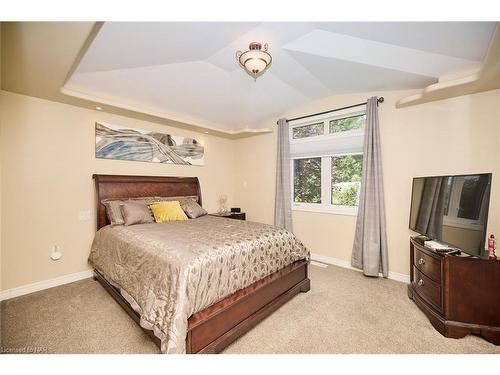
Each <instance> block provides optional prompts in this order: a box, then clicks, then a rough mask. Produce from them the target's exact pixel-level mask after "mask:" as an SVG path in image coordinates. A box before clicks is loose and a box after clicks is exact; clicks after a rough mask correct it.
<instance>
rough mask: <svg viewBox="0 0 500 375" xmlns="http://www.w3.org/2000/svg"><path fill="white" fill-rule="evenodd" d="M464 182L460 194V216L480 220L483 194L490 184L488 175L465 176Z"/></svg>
mask: <svg viewBox="0 0 500 375" xmlns="http://www.w3.org/2000/svg"><path fill="white" fill-rule="evenodd" d="M463 179H464V180H465V181H464V184H463V186H462V193H461V194H460V205H459V206H458V215H457V216H458V217H460V218H463V219H470V220H478V219H479V214H480V213H481V205H482V203H483V196H484V194H485V192H486V187H487V186H488V177H487V176H467V177H463Z"/></svg>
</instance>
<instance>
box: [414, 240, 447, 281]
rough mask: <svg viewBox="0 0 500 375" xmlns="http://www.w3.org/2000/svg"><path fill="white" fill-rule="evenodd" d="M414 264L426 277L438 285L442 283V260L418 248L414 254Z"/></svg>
mask: <svg viewBox="0 0 500 375" xmlns="http://www.w3.org/2000/svg"><path fill="white" fill-rule="evenodd" d="M413 264H414V265H415V267H417V268H418V269H419V270H420V272H422V273H423V274H424V275H425V276H427V277H429V278H431V279H432V280H434V281H435V282H437V283H439V284H440V283H441V260H440V259H436V258H434V257H432V256H430V255H427V254H426V253H424V252H423V251H420V250H419V249H418V248H415V251H414V252H413Z"/></svg>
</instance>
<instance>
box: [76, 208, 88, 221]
mask: <svg viewBox="0 0 500 375" xmlns="http://www.w3.org/2000/svg"><path fill="white" fill-rule="evenodd" d="M78 220H80V221H89V220H90V210H86V211H80V212H79V214H78Z"/></svg>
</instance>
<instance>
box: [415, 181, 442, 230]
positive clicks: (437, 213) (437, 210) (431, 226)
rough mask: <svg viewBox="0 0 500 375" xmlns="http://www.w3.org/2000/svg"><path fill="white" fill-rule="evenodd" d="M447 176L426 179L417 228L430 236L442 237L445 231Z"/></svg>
mask: <svg viewBox="0 0 500 375" xmlns="http://www.w3.org/2000/svg"><path fill="white" fill-rule="evenodd" d="M445 179H446V177H431V178H426V179H425V184H424V190H423V192H422V200H421V202H420V208H419V210H418V216H417V224H416V226H415V229H416V231H417V232H419V233H424V234H426V235H427V236H428V237H430V238H434V239H440V238H442V233H443V215H444V207H445V203H446V181H445Z"/></svg>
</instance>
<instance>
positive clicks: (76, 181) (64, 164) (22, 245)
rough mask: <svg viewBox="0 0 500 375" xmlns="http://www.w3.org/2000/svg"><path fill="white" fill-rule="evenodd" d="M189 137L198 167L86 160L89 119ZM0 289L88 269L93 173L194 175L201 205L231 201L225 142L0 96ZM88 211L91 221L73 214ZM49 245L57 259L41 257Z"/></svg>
mask: <svg viewBox="0 0 500 375" xmlns="http://www.w3.org/2000/svg"><path fill="white" fill-rule="evenodd" d="M95 121H104V122H109V123H112V124H119V125H125V126H131V127H137V128H139V129H151V130H157V131H162V132H172V133H173V134H178V135H184V136H191V137H195V138H196V139H197V140H199V141H201V142H202V143H203V144H204V145H205V166H202V167H201V166H180V165H164V164H157V163H144V162H132V161H116V160H102V159H96V158H95V157H94V151H95V150H94V142H95V139H94V122H95ZM0 124H1V128H0V141H1V144H0V160H2V170H1V177H0V178H1V181H2V190H1V198H2V203H3V204H2V211H1V220H2V221H1V222H2V230H1V232H2V236H1V246H2V247H1V249H2V286H1V288H2V290H6V289H10V288H14V287H18V286H21V285H26V284H29V283H33V282H37V281H42V280H47V279H51V278H54V277H58V276H62V275H67V274H71V273H75V272H79V271H83V270H86V269H88V265H87V257H88V254H89V248H90V245H91V242H92V239H93V235H94V232H95V219H94V216H95V208H94V187H93V180H92V178H91V176H92V174H93V173H107V174H136V175H174V176H175V175H177V176H197V177H199V178H200V181H201V188H202V194H203V204H204V206H205V208H206V209H207V210H208V211H214V210H216V209H217V207H218V206H217V200H218V197H219V195H220V194H222V193H225V194H227V196H228V199H229V202H228V203H229V204H232V203H233V202H234V195H235V188H234V183H233V181H234V179H233V176H234V174H235V169H236V165H235V161H234V146H235V144H234V143H233V141H231V140H228V139H223V138H219V137H212V136H209V135H205V134H200V133H190V132H188V131H183V130H179V129H172V128H169V127H168V126H165V125H158V124H154V123H149V122H143V121H139V120H134V119H130V118H125V117H119V116H116V115H110V114H106V113H102V112H98V111H92V110H87V109H82V108H79V107H73V106H69V105H65V104H60V103H56V102H50V101H46V100H41V99H36V98H33V97H28V96H23V95H18V94H13V93H9V92H6V91H1V93H0ZM83 210H91V212H92V214H91V215H92V216H91V217H92V220H90V221H80V220H79V218H78V215H79V212H80V211H83ZM54 244H57V245H59V246H60V248H61V250H62V253H63V256H62V258H61V259H60V260H58V261H55V262H54V261H52V260H51V259H50V258H49V255H50V251H51V248H52V246H53V245H54Z"/></svg>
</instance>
